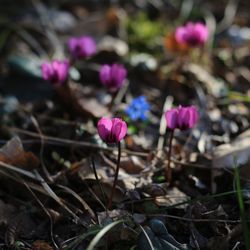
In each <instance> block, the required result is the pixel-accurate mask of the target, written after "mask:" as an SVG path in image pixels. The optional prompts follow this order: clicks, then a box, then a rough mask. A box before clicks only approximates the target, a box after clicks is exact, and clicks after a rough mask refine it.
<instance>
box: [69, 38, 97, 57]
mask: <svg viewBox="0 0 250 250" xmlns="http://www.w3.org/2000/svg"><path fill="white" fill-rule="evenodd" d="M68 48H69V51H70V53H71V55H72V56H73V57H74V58H75V59H80V58H85V57H89V56H92V55H94V54H95V53H96V43H95V41H94V39H93V38H92V37H90V36H82V37H79V38H76V37H72V38H70V39H69V41H68Z"/></svg>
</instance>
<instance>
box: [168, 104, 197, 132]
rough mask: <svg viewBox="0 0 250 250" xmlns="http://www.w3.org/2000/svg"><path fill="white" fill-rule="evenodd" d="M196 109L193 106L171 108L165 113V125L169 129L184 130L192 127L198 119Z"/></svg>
mask: <svg viewBox="0 0 250 250" xmlns="http://www.w3.org/2000/svg"><path fill="white" fill-rule="evenodd" d="M198 117H199V115H198V111H197V109H196V107H195V106H189V107H182V106H179V107H178V108H173V109H170V110H168V111H166V113H165V118H166V121H167V127H168V128H170V129H172V130H173V129H177V128H178V129H180V130H186V129H189V128H193V127H194V126H195V124H196V122H197V120H198Z"/></svg>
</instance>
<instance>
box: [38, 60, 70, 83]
mask: <svg viewBox="0 0 250 250" xmlns="http://www.w3.org/2000/svg"><path fill="white" fill-rule="evenodd" d="M41 71H42V77H43V79H44V80H46V81H50V82H51V83H52V84H63V83H65V82H66V80H67V79H68V73H69V62H68V61H67V60H64V61H60V60H53V61H52V62H51V63H48V62H46V63H43V64H42V66H41Z"/></svg>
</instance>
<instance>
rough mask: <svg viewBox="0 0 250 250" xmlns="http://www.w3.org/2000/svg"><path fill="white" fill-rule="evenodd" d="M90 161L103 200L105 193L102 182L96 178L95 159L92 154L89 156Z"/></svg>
mask: <svg viewBox="0 0 250 250" xmlns="http://www.w3.org/2000/svg"><path fill="white" fill-rule="evenodd" d="M91 163H92V167H93V170H94V175H95V178H96V181H97V183H98V186H99V188H100V191H101V193H102V196H103V200H104V201H105V200H106V196H105V193H104V191H103V188H102V184H101V182H100V180H99V178H98V175H97V172H96V167H95V161H94V157H93V156H91Z"/></svg>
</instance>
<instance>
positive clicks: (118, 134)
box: [112, 118, 128, 142]
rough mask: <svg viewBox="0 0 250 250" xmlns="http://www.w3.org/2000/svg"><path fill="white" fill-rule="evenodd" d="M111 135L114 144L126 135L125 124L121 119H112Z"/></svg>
mask: <svg viewBox="0 0 250 250" xmlns="http://www.w3.org/2000/svg"><path fill="white" fill-rule="evenodd" d="M112 124H113V126H112V133H113V135H114V136H115V139H116V142H119V141H121V140H122V139H123V138H124V137H125V135H126V134H127V130H128V128H127V124H126V122H124V121H123V120H122V119H119V118H113V119H112Z"/></svg>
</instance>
